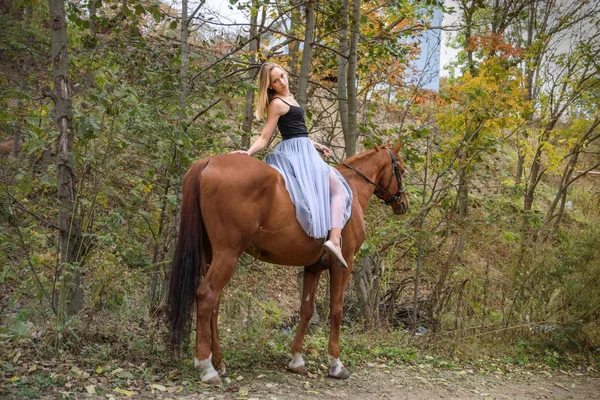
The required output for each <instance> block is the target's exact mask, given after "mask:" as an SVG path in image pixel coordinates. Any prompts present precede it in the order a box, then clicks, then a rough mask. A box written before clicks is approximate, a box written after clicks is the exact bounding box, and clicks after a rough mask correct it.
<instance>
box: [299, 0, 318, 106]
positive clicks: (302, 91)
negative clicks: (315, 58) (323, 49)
mask: <svg viewBox="0 0 600 400" xmlns="http://www.w3.org/2000/svg"><path fill="white" fill-rule="evenodd" d="M305 8H306V32H305V34H304V49H303V50H302V66H301V67H300V76H299V77H298V92H297V95H296V99H297V100H298V104H299V105H300V107H302V109H303V110H304V112H305V113H306V105H307V102H308V98H307V91H308V76H309V75H310V61H311V58H312V47H313V41H314V39H315V2H314V0H308V1H307V2H306V5H305Z"/></svg>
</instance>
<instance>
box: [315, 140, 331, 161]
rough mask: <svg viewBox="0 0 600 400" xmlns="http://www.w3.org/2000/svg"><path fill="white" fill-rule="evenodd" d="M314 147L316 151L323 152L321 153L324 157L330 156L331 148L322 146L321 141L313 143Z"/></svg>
mask: <svg viewBox="0 0 600 400" xmlns="http://www.w3.org/2000/svg"><path fill="white" fill-rule="evenodd" d="M313 143H314V142H313ZM315 148H316V149H317V151H318V152H320V153H323V155H324V156H325V157H327V158H329V157H331V150H329V147H327V146H324V145H322V144H321V143H315Z"/></svg>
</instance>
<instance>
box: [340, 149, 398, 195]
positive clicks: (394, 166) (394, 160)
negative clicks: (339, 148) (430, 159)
mask: <svg viewBox="0 0 600 400" xmlns="http://www.w3.org/2000/svg"><path fill="white" fill-rule="evenodd" d="M385 149H386V150H387V151H388V153H390V158H391V159H392V174H391V175H390V181H389V182H388V184H387V186H386V187H385V189H384V188H383V187H381V186H379V185H378V184H377V183H375V182H373V181H372V180H371V179H369V178H368V177H366V176H365V175H364V174H363V173H362V172H360V171H359V170H357V169H356V168H354V167H353V166H351V165H348V164H346V163H345V162H342V164H343V165H344V166H345V167H347V168H350V169H351V170H352V171H354V172H356V174H357V175H358V176H360V177H361V178H363V179H364V180H366V181H367V182H369V183H370V184H371V185H373V186H375V187H376V188H377V189H379V190H380V191H381V192H382V193H381V194H380V193H377V192H375V196H377V197H379V198H380V199H381V200H383V202H384V203H385V204H388V205H389V204H392V203H394V202H397V201H400V203H402V201H403V200H402V194H403V193H404V192H406V187H405V186H404V184H403V183H402V174H401V173H400V160H398V157H396V155H395V154H394V152H393V151H392V150H390V149H388V148H387V147H386V148H385ZM394 176H395V177H396V182H398V191H397V192H396V194H392V193H390V192H389V191H388V189H389V188H390V186H391V185H392V180H393V179H394ZM385 195H388V199H387V200H386V199H385Z"/></svg>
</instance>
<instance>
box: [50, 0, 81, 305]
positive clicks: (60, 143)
mask: <svg viewBox="0 0 600 400" xmlns="http://www.w3.org/2000/svg"><path fill="white" fill-rule="evenodd" d="M49 3H50V27H51V30H52V62H53V65H52V72H53V77H54V90H53V92H52V97H53V100H54V105H55V109H54V121H55V124H56V128H57V129H58V137H57V138H56V175H57V185H58V204H59V214H58V218H59V245H60V265H61V271H62V272H63V283H62V285H61V298H62V301H61V304H59V312H61V314H62V312H64V311H65V304H64V302H65V300H66V302H67V304H66V311H67V312H68V313H69V314H71V315H73V314H76V313H77V312H79V311H80V310H81V308H82V307H83V291H82V288H81V270H80V269H79V268H78V267H77V262H78V261H79V260H77V252H78V250H79V246H80V244H81V234H80V226H79V221H78V220H77V204H76V199H77V193H76V183H75V173H74V171H73V154H72V148H73V129H72V125H71V118H72V103H71V83H70V81H69V52H68V44H67V23H66V19H65V3H64V1H63V0H50V2H49Z"/></svg>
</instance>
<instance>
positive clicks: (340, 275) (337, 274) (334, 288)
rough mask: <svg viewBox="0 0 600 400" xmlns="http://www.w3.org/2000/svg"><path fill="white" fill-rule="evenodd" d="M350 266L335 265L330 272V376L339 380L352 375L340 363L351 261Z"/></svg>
mask: <svg viewBox="0 0 600 400" xmlns="http://www.w3.org/2000/svg"><path fill="white" fill-rule="evenodd" d="M348 264H349V265H348V266H349V267H350V268H348V269H345V268H342V267H340V266H338V265H333V266H332V267H331V269H330V270H329V277H330V292H331V294H330V296H331V297H330V299H329V303H330V304H329V307H330V316H329V318H330V330H329V349H328V353H329V376H331V377H333V378H338V379H347V378H348V377H349V376H350V373H349V372H348V370H347V369H346V368H344V365H343V364H342V362H341V361H340V325H341V324H342V311H343V305H344V292H345V290H346V286H347V285H348V280H349V278H350V271H352V267H353V266H352V264H351V261H350V262H348Z"/></svg>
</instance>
